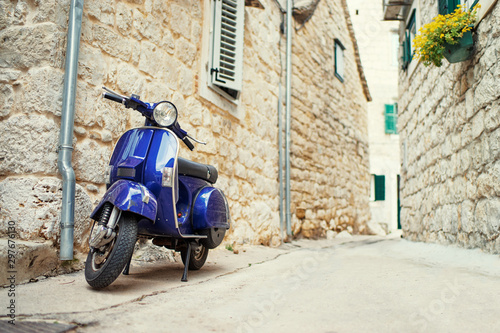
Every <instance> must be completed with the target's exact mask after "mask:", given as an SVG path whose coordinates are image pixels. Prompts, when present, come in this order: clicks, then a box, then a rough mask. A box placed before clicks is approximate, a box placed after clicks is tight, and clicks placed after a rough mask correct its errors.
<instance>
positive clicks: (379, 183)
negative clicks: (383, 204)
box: [373, 175, 385, 201]
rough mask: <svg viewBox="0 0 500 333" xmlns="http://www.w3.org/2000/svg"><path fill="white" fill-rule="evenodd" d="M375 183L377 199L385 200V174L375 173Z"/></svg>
mask: <svg viewBox="0 0 500 333" xmlns="http://www.w3.org/2000/svg"><path fill="white" fill-rule="evenodd" d="M373 176H374V183H375V184H374V185H375V201H384V200H385V176H379V175H373Z"/></svg>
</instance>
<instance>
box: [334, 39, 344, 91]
mask: <svg viewBox="0 0 500 333" xmlns="http://www.w3.org/2000/svg"><path fill="white" fill-rule="evenodd" d="M339 51H340V52H339ZM344 51H345V47H344V45H343V44H342V42H341V41H340V40H339V39H337V38H335V44H334V61H335V76H336V77H337V79H339V80H340V82H342V83H343V82H344V80H345V79H344V76H345V56H344V54H345V52H344ZM340 59H341V61H339V60H340ZM339 69H340V70H339Z"/></svg>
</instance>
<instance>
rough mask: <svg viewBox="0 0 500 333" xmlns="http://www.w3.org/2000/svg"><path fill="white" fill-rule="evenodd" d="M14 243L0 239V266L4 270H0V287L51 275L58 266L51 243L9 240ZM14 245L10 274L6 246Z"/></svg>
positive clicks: (57, 259)
mask: <svg viewBox="0 0 500 333" xmlns="http://www.w3.org/2000/svg"><path fill="white" fill-rule="evenodd" d="M10 240H11V241H14V243H9V242H8V241H9V239H4V238H0V248H1V249H2V251H0V265H2V267H4V269H2V270H0V285H2V286H7V287H8V286H10V285H11V284H12V283H14V284H15V285H17V284H20V283H25V282H28V281H29V280H30V279H33V278H37V277H39V276H41V275H53V274H54V273H55V271H56V270H57V268H58V266H59V258H58V256H57V252H56V249H55V248H54V247H53V246H52V242H42V243H35V242H27V241H22V240H18V239H10ZM9 244H10V245H12V244H14V245H15V252H16V254H15V273H10V270H7V269H5V268H6V267H9V258H8V251H7V249H8V246H9Z"/></svg>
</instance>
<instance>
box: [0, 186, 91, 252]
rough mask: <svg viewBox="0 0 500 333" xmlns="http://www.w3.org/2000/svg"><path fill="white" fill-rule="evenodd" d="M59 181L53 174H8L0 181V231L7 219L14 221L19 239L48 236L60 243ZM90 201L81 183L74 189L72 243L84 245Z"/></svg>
mask: <svg viewBox="0 0 500 333" xmlns="http://www.w3.org/2000/svg"><path fill="white" fill-rule="evenodd" d="M61 197H62V182H61V180H59V179H57V178H52V177H43V178H35V177H8V178H6V179H5V180H3V181H1V182H0V202H2V210H1V211H0V234H6V232H7V227H8V222H9V221H14V222H15V224H16V239H18V240H36V239H42V240H51V241H53V242H54V244H58V243H59V238H60V220H61ZM91 209H92V204H91V202H90V198H89V196H88V194H87V193H86V192H85V190H84V188H82V187H81V186H80V185H78V184H77V185H76V191H75V221H74V223H75V230H74V239H75V247H76V248H77V249H80V250H83V249H87V243H86V240H87V239H86V237H88V232H89V230H90V223H89V222H90V219H89V215H90V212H91Z"/></svg>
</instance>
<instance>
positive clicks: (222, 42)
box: [210, 0, 245, 91]
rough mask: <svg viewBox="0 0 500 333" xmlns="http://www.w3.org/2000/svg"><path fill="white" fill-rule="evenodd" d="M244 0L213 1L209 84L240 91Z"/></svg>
mask: <svg viewBox="0 0 500 333" xmlns="http://www.w3.org/2000/svg"><path fill="white" fill-rule="evenodd" d="M244 18H245V1H244V0H219V1H215V11H214V30H213V45H212V51H213V52H212V68H211V70H210V74H211V78H212V83H213V84H215V85H218V86H220V87H224V88H229V89H232V90H236V91H241V85H242V69H243V32H244V25H243V21H244Z"/></svg>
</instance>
